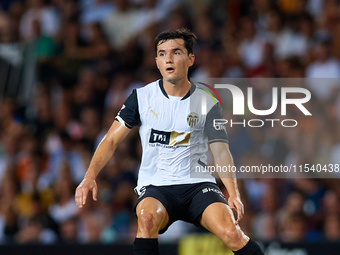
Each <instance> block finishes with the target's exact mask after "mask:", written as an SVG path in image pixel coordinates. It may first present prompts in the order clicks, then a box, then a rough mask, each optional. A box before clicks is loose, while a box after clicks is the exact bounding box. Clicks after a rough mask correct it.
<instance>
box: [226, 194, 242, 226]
mask: <svg viewBox="0 0 340 255" xmlns="http://www.w3.org/2000/svg"><path fill="white" fill-rule="evenodd" d="M228 204H229V206H230V208H231V209H234V210H235V211H236V212H237V219H236V221H235V225H237V224H238V223H239V222H240V220H241V219H242V218H243V215H244V206H243V204H242V201H241V199H240V197H239V196H231V197H229V199H228Z"/></svg>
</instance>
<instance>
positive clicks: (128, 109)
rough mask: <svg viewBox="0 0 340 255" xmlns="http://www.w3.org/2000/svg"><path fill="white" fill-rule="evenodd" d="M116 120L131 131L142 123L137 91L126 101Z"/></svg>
mask: <svg viewBox="0 0 340 255" xmlns="http://www.w3.org/2000/svg"><path fill="white" fill-rule="evenodd" d="M115 120H117V121H119V122H120V123H121V124H122V125H123V126H125V127H127V128H130V129H131V128H133V127H134V126H137V125H139V124H140V122H141V121H140V116H139V110H138V99H137V91H136V90H135V89H134V90H133V91H132V93H131V95H130V96H129V97H128V98H127V99H126V101H125V103H124V104H123V106H122V108H121V109H120V111H119V112H118V114H117V116H116V118H115Z"/></svg>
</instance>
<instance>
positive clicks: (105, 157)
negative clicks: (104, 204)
mask: <svg viewBox="0 0 340 255" xmlns="http://www.w3.org/2000/svg"><path fill="white" fill-rule="evenodd" d="M129 132H130V129H129V128H127V127H125V126H124V125H122V124H121V123H120V122H118V121H114V122H113V124H112V125H111V127H110V129H109V131H108V132H107V134H106V135H105V137H104V138H103V140H102V141H101V142H100V144H99V145H98V147H97V149H96V151H95V153H94V155H93V157H92V159H91V162H90V166H89V168H88V170H87V172H86V173H85V176H84V179H83V181H82V182H81V183H80V184H79V186H78V187H77V189H76V194H75V201H76V204H77V205H78V207H80V208H81V207H83V205H85V203H86V197H87V195H88V193H89V191H91V192H92V198H93V200H95V201H96V200H97V193H98V187H97V184H96V177H97V175H98V174H99V172H100V170H101V169H102V168H103V167H104V166H105V165H106V163H107V162H108V161H109V159H110V158H111V157H112V155H113V153H114V152H115V150H116V148H117V146H118V145H119V144H120V143H121V142H122V141H123V140H124V138H125V137H126V136H127V135H128V134H129Z"/></svg>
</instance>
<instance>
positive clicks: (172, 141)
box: [75, 29, 263, 255]
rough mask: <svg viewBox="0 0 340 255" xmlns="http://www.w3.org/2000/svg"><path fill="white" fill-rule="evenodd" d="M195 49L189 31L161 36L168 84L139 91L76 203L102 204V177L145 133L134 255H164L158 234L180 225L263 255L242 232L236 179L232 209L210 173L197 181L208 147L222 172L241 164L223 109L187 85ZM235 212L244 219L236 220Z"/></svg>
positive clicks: (161, 65) (230, 182) (159, 50)
mask: <svg viewBox="0 0 340 255" xmlns="http://www.w3.org/2000/svg"><path fill="white" fill-rule="evenodd" d="M195 41H196V36H195V35H194V34H193V33H191V32H190V31H188V30H187V29H176V30H168V31H165V32H162V33H161V34H159V35H158V36H157V38H156V41H155V48H156V64H157V67H158V69H159V71H160V73H161V75H162V77H163V79H160V80H158V81H155V82H152V83H150V84H148V85H146V86H145V87H143V88H140V89H137V90H133V92H132V94H131V95H130V96H129V97H128V99H127V100H126V101H125V103H124V105H123V107H122V109H121V110H120V112H119V113H118V114H117V117H116V119H115V121H114V122H113V124H112V126H111V127H110V129H109V131H108V132H107V134H106V136H105V137H104V138H103V140H102V141H101V143H100V144H99V146H98V148H97V149H96V151H95V153H94V155H93V158H92V160H91V163H90V166H89V168H88V170H87V172H86V174H85V177H84V180H83V181H82V182H81V183H80V184H79V186H78V187H77V189H76V196H75V200H76V203H77V205H78V206H79V207H82V206H83V205H84V204H85V203H86V197H87V195H88V192H89V191H92V197H93V199H94V200H97V191H98V188H97V185H96V181H95V180H96V177H97V175H98V173H99V172H100V170H101V169H102V168H103V167H104V166H105V164H106V163H107V162H108V160H109V159H110V158H111V156H112V155H113V153H114V151H115V149H116V148H117V146H118V145H119V143H120V142H122V141H123V139H124V138H125V137H126V136H127V134H128V133H129V131H130V129H131V128H132V127H134V126H139V133H140V137H141V142H142V147H143V155H142V162H141V165H140V169H139V174H138V183H137V187H136V188H135V191H136V193H137V194H138V196H139V197H138V202H137V205H136V207H135V211H136V215H137V218H138V230H137V236H136V239H135V241H134V253H135V255H156V254H159V251H158V239H157V238H158V234H159V233H163V232H165V231H166V229H167V228H168V227H169V226H170V225H171V224H172V223H173V222H174V221H176V220H184V221H187V222H190V223H193V224H195V225H196V226H200V227H203V228H205V229H207V230H208V231H210V232H212V233H214V234H215V235H217V236H218V237H219V238H220V239H221V240H222V241H223V242H224V243H225V244H226V245H227V246H228V247H229V248H230V249H231V250H232V251H234V253H235V254H237V255H260V254H263V252H262V251H261V249H260V247H259V246H258V244H257V243H255V242H254V241H252V240H251V239H250V238H249V237H248V236H246V235H245V234H244V233H243V232H242V230H241V229H240V227H239V225H238V222H239V221H240V220H241V218H242V217H243V214H244V207H243V204H242V202H241V199H240V194H239V191H238V187H237V182H236V178H234V176H228V178H221V180H222V182H223V184H224V185H225V187H226V188H227V190H228V193H229V199H228V203H227V201H226V199H225V197H224V195H223V194H222V192H221V191H220V189H219V187H218V186H217V185H216V181H215V179H214V178H213V177H212V176H211V175H210V173H206V172H204V171H202V173H200V176H197V175H195V176H194V175H193V173H195V171H197V169H204V167H205V166H206V159H207V157H206V152H207V150H208V146H209V147H210V149H211V151H212V154H213V156H214V160H215V164H216V165H217V164H218V165H219V166H232V165H233V164H234V163H233V159H232V156H231V154H230V151H229V145H228V136H227V132H226V130H225V129H224V128H217V129H215V128H214V126H213V120H214V119H222V118H223V116H222V110H221V106H220V104H219V103H215V100H213V99H212V98H211V97H210V96H209V95H208V96H207V94H206V92H205V91H203V90H202V89H199V88H198V87H197V86H195V85H194V84H192V83H190V81H189V80H188V69H189V67H190V66H192V65H193V64H194V60H195V56H194V54H193V51H192V48H193V44H194V43H195ZM203 98H204V100H203ZM203 101H204V103H203ZM203 104H204V105H203ZM203 177H205V178H203ZM232 209H235V210H236V211H237V219H236V220H235V218H234V216H233V213H232Z"/></svg>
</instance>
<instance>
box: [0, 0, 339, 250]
mask: <svg viewBox="0 0 340 255" xmlns="http://www.w3.org/2000/svg"><path fill="white" fill-rule="evenodd" d="M0 5H1V9H0V245H1V246H2V247H3V248H4V247H7V246H8V245H9V247H11V249H16V248H17V249H19V247H20V246H21V247H22V245H24V244H35V245H38V246H34V247H35V248H37V247H40V246H39V244H44V245H45V246H44V247H47V246H46V245H47V244H50V245H59V246H60V245H81V246H77V247H78V249H80V248H79V247H83V246H84V245H89V244H96V245H101V244H106V245H110V246H107V247H113V249H118V248H115V247H118V246H119V245H122V244H124V243H125V244H127V245H129V244H131V243H132V241H133V239H134V237H135V232H136V220H135V217H134V215H133V213H132V208H133V206H134V204H135V202H136V199H137V196H136V195H135V193H134V191H133V188H134V186H135V182H136V174H137V170H138V165H139V162H140V157H141V147H140V144H139V139H138V130H137V129H133V130H132V132H131V134H130V135H129V136H128V138H127V139H126V140H125V141H124V142H123V143H122V144H121V145H120V146H119V148H118V149H117V151H116V153H115V155H114V156H113V158H112V159H111V160H110V161H109V163H108V164H107V166H106V167H105V169H104V170H103V171H102V172H101V174H100V175H99V177H98V180H97V182H98V186H99V189H100V190H99V201H98V202H93V201H92V200H91V199H89V200H88V203H87V204H86V206H85V208H83V209H81V210H79V209H78V208H77V207H76V205H75V203H74V190H75V187H76V185H77V184H78V183H79V182H80V181H81V179H82V177H83V174H84V172H85V171H86V167H87V166H88V164H89V160H90V158H91V155H92V153H93V152H94V149H95V148H96V146H97V145H98V143H99V141H100V140H101V139H102V138H103V135H104V134H105V133H106V131H107V130H108V128H109V126H110V125H111V123H112V121H113V119H114V117H115V115H116V113H117V112H118V111H119V109H120V107H121V106H122V104H123V102H124V101H125V99H126V98H127V96H128V95H129V94H130V92H131V91H132V89H134V88H138V87H141V86H143V85H145V84H147V83H149V82H151V81H153V80H156V79H158V78H160V74H159V72H158V70H157V69H156V67H155V63H154V57H155V50H154V44H153V41H154V38H155V36H156V35H157V34H158V33H159V32H161V31H163V30H166V29H170V28H179V27H188V28H189V29H191V30H192V31H193V32H195V33H196V35H197V36H198V42H197V45H196V46H195V49H194V53H195V55H196V62H195V65H194V67H193V68H192V69H191V70H190V77H194V78H209V77H212V78H216V77H218V78H223V77H229V78H254V77H264V78H265V77H277V78H340V63H339V60H340V3H339V1H337V0H299V1H294V0H253V1H252V0H228V1H227V0H226V1H218V0H195V1H194V0H177V1H175V0H174V1H172V0H130V1H127V0H112V1H106V0H79V1H75V0H46V1H44V0H26V1H25V0H1V4H0ZM308 89H309V90H310V91H311V92H312V96H313V105H312V107H313V109H314V110H315V111H314V112H317V114H316V115H314V116H313V118H309V119H304V120H302V122H301V123H302V125H299V127H298V128H297V129H295V131H294V132H286V133H282V132H272V133H270V132H268V130H266V129H257V130H256V132H254V130H252V129H249V128H243V129H242V128H236V129H233V130H228V131H229V136H230V140H231V141H230V146H231V152H232V154H233V156H234V159H235V162H236V165H239V164H243V165H245V164H249V165H250V164H258V162H263V161H264V162H270V163H272V164H273V165H280V164H285V163H291V162H294V163H297V164H298V163H311V164H312V163H339V161H340V160H339V158H340V126H339V125H340V93H339V91H340V85H339V84H333V83H332V84H329V83H328V84H326V85H325V84H322V83H321V84H320V83H318V84H314V85H313V84H311V85H310V87H308ZM262 92H263V93H264V92H265V91H262ZM259 98H261V97H259ZM146 100H147V99H146ZM257 103H258V104H259V105H261V104H264V103H265V102H261V101H259V102H257ZM254 152H255V153H254ZM335 177H337V176H335ZM339 184H340V181H339V180H338V178H333V179H313V178H309V179H301V178H300V179H245V180H239V186H240V191H241V195H242V200H243V202H244V204H245V211H246V214H245V217H244V219H243V220H242V221H241V223H240V225H241V227H242V229H243V230H244V231H245V232H246V233H247V234H250V235H251V236H252V237H253V238H254V239H256V240H259V241H263V243H264V244H266V245H268V244H269V245H270V244H273V241H275V242H278V244H279V245H283V246H285V245H288V246H287V247H290V246H289V245H291V247H297V248H298V247H307V248H306V249H307V250H308V249H309V250H310V251H308V253H301V254H320V253H315V250H317V249H318V248H317V247H319V248H320V247H323V248H324V247H327V248H331V249H333V250H334V249H335V248H336V247H337V246H336V245H337V242H339V240H340V218H339V217H340V201H339V196H340V185H339ZM190 234H205V233H202V232H201V231H199V230H198V229H196V228H194V227H192V226H189V225H187V224H185V223H182V222H178V223H176V224H175V225H174V226H173V227H172V228H170V229H169V231H168V232H167V233H166V234H165V235H161V236H160V243H161V244H165V243H170V246H171V245H173V246H171V247H172V248H173V247H177V246H176V245H177V243H178V242H179V241H181V240H182V242H183V240H188V238H189V239H190V238H194V239H195V238H198V239H197V240H198V241H197V240H196V241H195V240H194V241H192V239H191V240H189V241H188V242H189V243H190V242H191V241H192V243H190V245H192V244H194V245H193V246H195V245H196V248H197V247H200V245H202V243H206V245H205V246H206V247H212V245H214V241H213V240H210V239H209V241H206V242H202V241H200V240H202V239H199V238H200V237H202V235H198V236H190ZM203 237H204V236H203ZM209 238H210V237H209ZM19 244H20V245H19ZM112 245H113V246H112ZM115 245H117V246H115ZM181 245H186V244H181ZM190 245H189V246H190ZM315 245H321V246H315ZM322 245H324V246H322ZM1 246H0V250H1ZM30 247H32V246H30ZM63 247H66V246H63ZM69 247H71V246H69ZM84 247H89V246H84ZM98 247H99V246H98ZM104 247H105V246H104ZM129 247H130V246H129ZM164 247H165V246H164ZM215 247H216V246H215ZM37 249H38V248H37ZM44 249H47V248H44ZM175 249H177V248H175ZM188 249H189V248H188ZM192 249H194V248H192ZM200 249H201V250H200V251H196V253H193V254H209V253H208V252H206V251H205V252H204V251H203V250H204V249H203V248H202V247H201V248H200ZM287 249H288V250H289V248H287ZM66 250H67V248H65V251H66ZM85 250H86V249H85ZM90 250H91V249H87V251H88V252H89V251H90ZM118 250H119V249H118ZM288 250H286V252H287V251H288ZM313 250H314V253H310V252H313ZM78 251H79V250H78ZM8 252H9V251H8V250H7V253H6V254H9V253H8ZM199 252H201V253H199ZM326 253H327V252H326ZM50 254H52V253H50ZM65 254H66V253H65ZM122 254H123V253H122ZM124 254H125V253H124ZM126 254H128V253H126ZM181 254H190V252H189V251H187V252H182V253H181ZM214 254H218V253H217V252H215V253H214ZM271 254H275V253H274V252H273V253H271ZM280 254H288V253H280ZM299 254H300V253H299ZM328 254H330V253H328Z"/></svg>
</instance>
